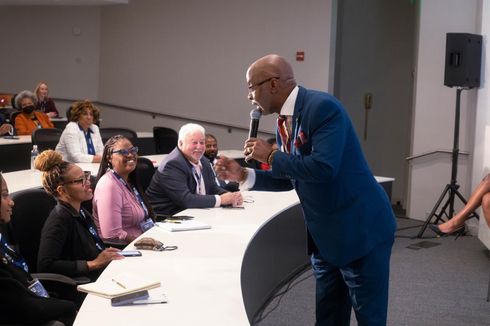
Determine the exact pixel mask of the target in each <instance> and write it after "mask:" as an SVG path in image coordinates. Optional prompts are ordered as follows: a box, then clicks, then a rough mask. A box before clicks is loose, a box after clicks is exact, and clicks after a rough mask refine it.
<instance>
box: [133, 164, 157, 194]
mask: <svg viewBox="0 0 490 326" xmlns="http://www.w3.org/2000/svg"><path fill="white" fill-rule="evenodd" d="M155 170H156V169H155V166H154V165H153V162H152V161H150V160H149V159H147V158H146V157H138V163H137V165H136V175H137V178H138V180H137V181H138V182H139V184H140V186H141V190H143V191H146V188H148V186H149V185H150V181H151V178H153V174H154V173H155Z"/></svg>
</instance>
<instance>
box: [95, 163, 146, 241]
mask: <svg viewBox="0 0 490 326" xmlns="http://www.w3.org/2000/svg"><path fill="white" fill-rule="evenodd" d="M93 216H94V222H95V225H97V231H98V232H99V235H100V236H101V237H102V239H112V240H114V239H118V240H126V238H127V237H128V236H130V237H131V238H136V237H137V236H139V235H140V234H141V233H142V231H141V228H140V223H141V222H142V221H143V220H144V219H145V211H144V210H143V208H142V207H141V206H140V204H139V203H138V201H137V199H136V197H135V196H134V194H133V192H132V191H129V189H128V188H126V187H125V186H124V185H123V184H122V183H121V182H120V181H119V180H118V179H117V178H116V176H114V174H112V173H111V172H107V173H106V174H104V175H103V176H102V177H101V178H100V180H99V182H97V186H96V187H95V192H94V199H93ZM128 240H129V239H128Z"/></svg>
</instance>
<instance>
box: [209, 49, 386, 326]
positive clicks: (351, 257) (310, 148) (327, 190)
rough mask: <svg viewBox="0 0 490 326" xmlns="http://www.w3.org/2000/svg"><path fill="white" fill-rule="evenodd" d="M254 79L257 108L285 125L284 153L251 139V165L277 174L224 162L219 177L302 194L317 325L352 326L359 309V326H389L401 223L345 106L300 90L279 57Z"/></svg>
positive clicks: (266, 61)
mask: <svg viewBox="0 0 490 326" xmlns="http://www.w3.org/2000/svg"><path fill="white" fill-rule="evenodd" d="M246 77H247V83H248V98H249V99H250V101H251V102H252V104H253V105H256V106H257V107H259V109H260V110H261V111H262V113H263V114H265V115H268V114H272V113H276V114H278V115H279V116H278V121H284V123H282V122H281V123H280V124H278V128H277V133H276V138H277V143H278V146H279V148H280V149H281V150H280V151H278V150H274V149H272V147H271V145H269V144H268V143H267V142H266V141H264V140H262V139H257V138H250V139H248V140H247V141H246V142H245V155H246V158H247V159H252V158H253V159H256V160H258V161H260V162H264V163H268V164H270V165H271V166H272V170H270V171H259V170H252V169H245V168H242V167H240V166H239V165H238V164H236V163H235V162H233V160H230V159H227V158H221V159H220V160H219V162H218V163H217V165H216V171H217V173H218V176H219V177H220V178H222V179H226V180H236V181H239V182H240V183H241V186H240V188H241V189H246V188H249V189H252V190H267V191H283V190H289V189H292V188H293V187H294V189H296V192H297V194H298V197H299V199H300V201H301V205H302V208H303V213H304V217H305V220H306V226H307V230H308V239H309V241H308V249H309V253H310V254H311V263H312V266H313V271H314V273H315V277H316V324H317V325H332V326H339V325H346V326H348V325H349V324H350V312H351V308H354V311H355V314H356V319H357V321H358V324H359V325H370V326H371V325H386V316H387V306H388V283H389V263H390V256H391V248H392V245H393V241H394V233H395V229H396V222H395V218H394V215H393V211H392V209H391V204H390V202H389V200H388V197H387V195H386V193H385V192H384V191H383V189H382V187H381V186H380V185H379V184H378V183H377V182H376V180H375V178H374V177H373V175H372V173H371V171H370V169H369V167H368V165H367V162H366V160H365V158H364V155H363V153H362V151H361V147H360V144H359V141H358V139H357V136H356V134H355V131H354V129H353V126H352V123H351V121H350V119H349V117H348V115H347V113H346V112H345V110H344V108H343V106H342V104H341V103H340V102H339V101H338V100H337V99H336V98H334V97H333V96H331V95H329V94H327V93H324V92H319V91H314V90H307V89H305V88H303V87H301V86H297V85H296V81H295V79H294V74H293V70H292V67H291V65H290V64H289V63H288V62H287V61H286V60H285V59H284V58H282V57H280V56H278V55H267V56H265V57H263V58H260V59H259V60H257V61H255V62H254V63H253V64H252V65H251V66H250V67H249V69H248V70H247V75H246Z"/></svg>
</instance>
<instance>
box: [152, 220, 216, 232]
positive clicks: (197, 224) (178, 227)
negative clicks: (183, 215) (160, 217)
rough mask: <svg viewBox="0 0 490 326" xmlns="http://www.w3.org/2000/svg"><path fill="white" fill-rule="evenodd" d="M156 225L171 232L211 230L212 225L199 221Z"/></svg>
mask: <svg viewBox="0 0 490 326" xmlns="http://www.w3.org/2000/svg"><path fill="white" fill-rule="evenodd" d="M156 225H157V226H158V227H160V228H162V229H164V230H167V231H169V232H176V231H191V230H205V229H210V228H211V225H209V224H206V223H204V222H201V221H197V220H194V219H192V220H178V221H174V222H157V223H156Z"/></svg>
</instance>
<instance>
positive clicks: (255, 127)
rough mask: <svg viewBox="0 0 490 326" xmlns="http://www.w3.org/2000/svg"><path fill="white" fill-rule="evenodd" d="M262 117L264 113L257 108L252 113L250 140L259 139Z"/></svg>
mask: <svg viewBox="0 0 490 326" xmlns="http://www.w3.org/2000/svg"><path fill="white" fill-rule="evenodd" d="M261 116H262V111H261V110H260V109H259V108H255V109H253V110H252V111H250V129H249V131H248V138H257V132H258V131H259V120H260V117H261Z"/></svg>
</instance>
